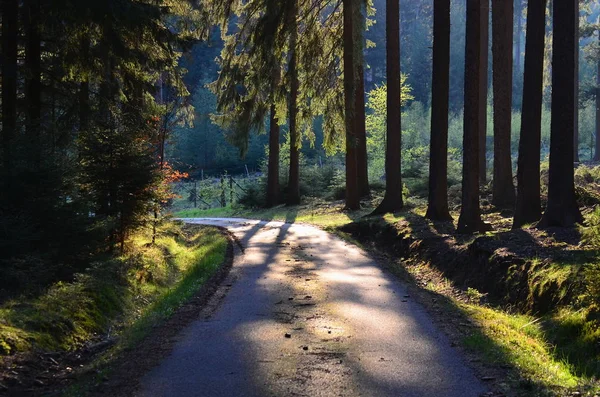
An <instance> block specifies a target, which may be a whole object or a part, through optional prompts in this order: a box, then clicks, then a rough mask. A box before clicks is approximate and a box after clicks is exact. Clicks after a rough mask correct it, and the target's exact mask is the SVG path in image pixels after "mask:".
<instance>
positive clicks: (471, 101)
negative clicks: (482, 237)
mask: <svg viewBox="0 0 600 397" xmlns="http://www.w3.org/2000/svg"><path fill="white" fill-rule="evenodd" d="M482 4H483V3H481V1H480V0H467V28H466V36H467V37H466V44H465V109H464V134H463V171H462V176H463V178H462V207H461V211H460V217H459V219H458V229H457V231H458V232H459V233H475V232H478V231H481V230H483V228H484V224H483V222H482V220H481V211H480V208H479V173H480V159H479V157H480V150H479V149H480V148H479V145H480V137H481V135H480V129H481V126H482V123H481V117H482V112H481V100H482V96H481V91H482V90H481V85H482V84H484V82H486V81H487V80H486V79H482V78H481V77H482V76H481V75H482V71H483V68H482V66H481V65H482V62H481V58H482V52H484V51H483V48H484V46H483V45H482V44H481V41H482V38H483V37H482V36H483V35H482V32H483V28H482V26H481V25H482V24H483V21H484V19H483V18H482V13H483V10H484V8H483V7H482Z"/></svg>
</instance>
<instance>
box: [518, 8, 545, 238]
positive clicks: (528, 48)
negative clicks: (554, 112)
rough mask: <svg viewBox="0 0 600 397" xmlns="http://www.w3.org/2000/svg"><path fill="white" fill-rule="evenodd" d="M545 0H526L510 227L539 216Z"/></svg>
mask: <svg viewBox="0 0 600 397" xmlns="http://www.w3.org/2000/svg"><path fill="white" fill-rule="evenodd" d="M545 38H546V0H529V3H528V5H527V38H526V41H525V69H524V76H523V101H522V111H521V135H520V138H519V159H518V167H517V204H516V207H515V217H514V220H513V228H519V227H522V226H523V225H525V224H527V223H532V222H537V221H538V220H540V217H541V216H542V203H541V199H540V193H541V192H540V150H541V144H540V140H541V136H542V132H541V130H542V99H543V84H544V40H545Z"/></svg>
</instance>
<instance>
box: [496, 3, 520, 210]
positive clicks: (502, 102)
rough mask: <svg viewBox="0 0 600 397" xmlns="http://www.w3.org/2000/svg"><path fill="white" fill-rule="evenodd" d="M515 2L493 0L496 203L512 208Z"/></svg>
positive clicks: (513, 201) (513, 198) (513, 191)
mask: <svg viewBox="0 0 600 397" xmlns="http://www.w3.org/2000/svg"><path fill="white" fill-rule="evenodd" d="M513 15H514V10H513V3H512V1H506V0H492V54H493V61H494V67H493V69H494V70H493V78H494V185H493V190H492V195H493V196H492V202H493V204H494V205H496V206H497V207H512V206H513V205H514V203H515V187H514V185H513V179H512V159H511V148H510V142H511V140H510V136H511V119H512V65H513V63H512V61H513V60H512V55H513V51H512V43H513V31H512V26H513Z"/></svg>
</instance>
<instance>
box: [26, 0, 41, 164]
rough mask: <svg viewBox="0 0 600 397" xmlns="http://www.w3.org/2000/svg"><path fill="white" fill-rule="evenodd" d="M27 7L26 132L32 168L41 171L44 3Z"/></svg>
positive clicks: (35, 2) (33, 1)
mask: <svg viewBox="0 0 600 397" xmlns="http://www.w3.org/2000/svg"><path fill="white" fill-rule="evenodd" d="M24 5H25V7H24V9H25V18H24V22H25V32H26V47H25V99H26V119H27V121H26V123H25V133H26V135H27V140H28V141H29V145H28V146H29V148H30V149H29V150H31V153H30V155H31V166H32V167H31V168H32V170H35V171H36V172H39V170H40V161H41V153H40V148H41V147H42V145H41V144H40V142H39V141H40V137H41V131H40V129H41V125H40V120H41V112H42V80H41V78H42V59H41V37H40V3H39V0H26V1H25V3H24Z"/></svg>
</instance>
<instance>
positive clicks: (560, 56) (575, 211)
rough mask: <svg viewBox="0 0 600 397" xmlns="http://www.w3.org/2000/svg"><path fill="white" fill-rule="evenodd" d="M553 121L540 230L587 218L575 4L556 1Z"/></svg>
mask: <svg viewBox="0 0 600 397" xmlns="http://www.w3.org/2000/svg"><path fill="white" fill-rule="evenodd" d="M553 3H554V4H553V22H554V23H553V26H554V37H553V43H552V66H553V67H552V122H551V125H550V130H551V132H550V169H549V181H548V205H547V207H546V211H545V212H544V215H543V216H542V220H541V221H540V223H539V225H538V226H539V227H549V226H560V227H572V226H575V224H576V223H581V222H582V221H583V217H582V216H581V212H580V211H579V207H578V206H577V201H576V199H575V182H574V172H575V171H574V168H573V160H574V157H573V135H574V133H573V127H574V115H575V111H576V105H575V95H574V94H575V88H574V86H575V55H576V50H575V36H576V34H577V33H576V30H575V13H576V9H577V6H576V4H575V3H576V2H575V1H554V2H553Z"/></svg>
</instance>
